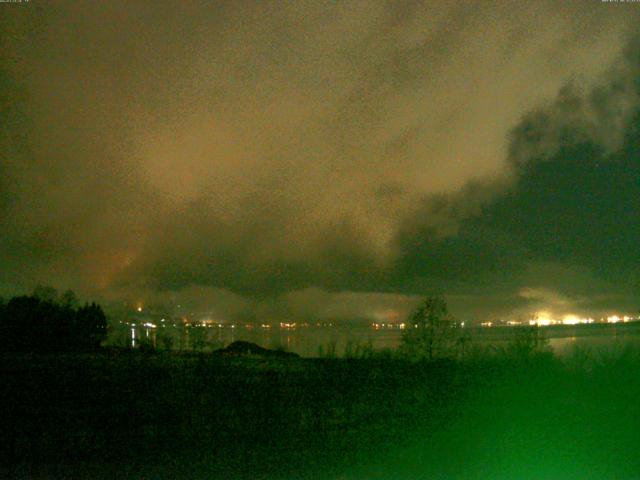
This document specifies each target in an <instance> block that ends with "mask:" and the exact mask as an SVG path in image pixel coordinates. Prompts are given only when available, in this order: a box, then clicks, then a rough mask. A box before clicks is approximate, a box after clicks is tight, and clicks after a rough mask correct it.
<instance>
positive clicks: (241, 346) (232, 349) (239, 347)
mask: <svg viewBox="0 0 640 480" xmlns="http://www.w3.org/2000/svg"><path fill="white" fill-rule="evenodd" d="M215 353H217V354H220V355H229V356H244V355H257V356H261V357H277V358H297V357H299V356H300V355H298V354H297V353H293V352H285V351H283V350H270V349H268V348H263V347H261V346H260V345H256V344H255V343H251V342H245V341H244V340H238V341H235V342H233V343H230V344H229V345H227V346H226V347H225V348H221V349H219V350H216V351H215Z"/></svg>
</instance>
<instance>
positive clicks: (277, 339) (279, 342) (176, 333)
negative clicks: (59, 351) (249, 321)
mask: <svg viewBox="0 0 640 480" xmlns="http://www.w3.org/2000/svg"><path fill="white" fill-rule="evenodd" d="M401 336H402V331H401V330H398V329H381V330H375V329H373V328H370V327H368V326H352V327H314V326H310V327H305V328H297V329H280V328H260V327H254V328H245V327H243V326H236V328H230V327H229V326H225V327H224V328H218V327H190V328H179V327H175V328H173V327H157V328H149V327H145V326H141V325H137V326H135V327H133V326H131V327H129V326H122V327H121V328H116V329H115V330H114V331H113V332H112V333H111V336H110V338H109V341H108V343H109V344H112V345H118V346H127V347H134V348H138V347H141V346H145V345H148V346H151V347H153V348H160V349H172V350H182V351H184V350H197V351H212V350H215V349H218V348H222V347H224V346H226V345H228V344H230V343H231V342H233V341H236V340H245V341H248V342H253V343H256V344H258V345H260V346H262V347H265V348H271V349H282V350H286V351H289V352H295V353H297V354H299V355H301V356H303V357H315V356H318V355H320V354H322V353H324V354H326V352H328V351H333V352H335V354H336V355H338V356H342V355H344V353H345V351H346V350H348V349H350V348H351V349H354V348H369V347H370V348H373V349H374V350H382V349H392V350H393V349H396V348H397V347H398V346H399V344H400V340H401ZM471 342H472V343H475V344H477V345H481V346H489V345H506V343H507V342H508V340H506V339H505V338H504V337H502V338H500V339H496V338H493V339H492V338H491V337H487V336H486V335H481V336H473V335H472V336H471ZM626 345H633V346H640V331H634V332H631V333H627V334H624V335H619V336H617V335H612V334H602V335H585V336H566V337H559V338H549V346H550V347H551V348H552V350H553V351H554V352H555V353H556V354H558V355H566V354H570V353H571V352H573V351H575V350H576V349H591V350H601V349H608V350H612V349H613V350H617V349H622V348H624V347H625V346H626Z"/></svg>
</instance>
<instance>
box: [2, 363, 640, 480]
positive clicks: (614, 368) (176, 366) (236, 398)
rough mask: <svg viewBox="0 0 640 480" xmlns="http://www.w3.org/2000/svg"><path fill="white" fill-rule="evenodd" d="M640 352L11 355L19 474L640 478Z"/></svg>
mask: <svg viewBox="0 0 640 480" xmlns="http://www.w3.org/2000/svg"><path fill="white" fill-rule="evenodd" d="M639 367H640V357H639V356H638V355H637V352H632V351H627V352H626V353H625V352H620V353H618V354H615V355H613V354H612V355H609V356H607V355H604V356H589V355H584V354H576V355H573V356H571V357H569V358H568V359H567V360H566V361H562V362H561V361H559V360H558V359H556V358H554V357H552V356H550V355H539V356H532V357H526V358H511V357H508V356H492V357H485V358H474V359H470V360H466V361H465V362H451V361H439V362H432V363H411V362H406V361H402V360H398V359H385V360H382V359H375V358H373V359H269V360H265V359H260V358H220V357H214V356H211V355H206V354H201V355H196V354H190V355H184V354H183V355H180V354H172V353H141V352H137V351H119V350H110V351H107V352H102V353H99V354H92V355H90V354H75V355H55V356H15V355H14V356H5V357H4V358H3V359H2V378H3V385H2V413H1V415H2V418H1V420H2V424H3V425H4V427H3V431H4V433H3V434H4V436H5V439H6V441H5V442H3V446H2V447H1V448H2V468H3V470H2V472H0V474H1V476H2V477H7V478H149V479H151V478H154V479H159V478H162V479H163V478H269V479H271V478H289V479H298V478H300V479H302V478H348V479H351V478H353V479H356V478H385V479H387V478H407V479H409V478H487V479H496V478H505V479H506V478H532V479H534V478H544V479H549V478H563V479H566V478H625V479H627V478H628V479H631V478H640V459H639V457H638V456H637V455H636V453H635V451H636V447H637V438H640V404H639V403H638V401H637V399H638V398H639V396H640V376H639V375H638V373H639V372H640V368H639Z"/></svg>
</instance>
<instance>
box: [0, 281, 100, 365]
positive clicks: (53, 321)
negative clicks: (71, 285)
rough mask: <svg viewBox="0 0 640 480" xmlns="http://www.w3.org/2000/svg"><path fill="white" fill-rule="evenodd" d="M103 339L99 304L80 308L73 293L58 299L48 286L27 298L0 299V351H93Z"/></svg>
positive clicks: (25, 296)
mask: <svg viewBox="0 0 640 480" xmlns="http://www.w3.org/2000/svg"><path fill="white" fill-rule="evenodd" d="M106 337H107V317H106V315H105V314H104V312H103V310H102V308H101V307H100V305H98V304H96V303H90V304H89V303H85V304H84V305H82V306H81V305H80V303H79V302H78V299H77V297H76V295H75V293H73V291H71V290H68V291H66V292H65V293H64V294H62V295H60V296H58V294H57V292H56V290H55V289H53V288H51V287H37V288H36V289H35V290H34V292H33V294H31V295H21V296H16V297H13V298H11V299H10V300H9V301H8V302H5V301H3V300H1V299H0V349H1V350H4V351H8V352H31V353H53V352H68V351H86V350H95V349H97V348H99V347H100V344H101V343H102V341H103V340H104V339H105V338H106Z"/></svg>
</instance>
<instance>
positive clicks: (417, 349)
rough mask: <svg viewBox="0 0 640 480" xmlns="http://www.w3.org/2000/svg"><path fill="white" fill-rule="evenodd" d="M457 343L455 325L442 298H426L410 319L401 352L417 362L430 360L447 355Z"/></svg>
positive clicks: (405, 330)
mask: <svg viewBox="0 0 640 480" xmlns="http://www.w3.org/2000/svg"><path fill="white" fill-rule="evenodd" d="M455 341H456V325H455V322H454V321H453V318H452V317H451V316H450V315H449V311H448V309H447V303H446V302H445V300H444V299H443V298H442V297H437V296H434V297H427V298H426V299H425V300H424V301H423V302H422V303H421V304H420V305H419V306H418V307H417V308H416V310H415V311H414V312H413V313H412V314H411V315H410V316H409V318H408V319H407V322H406V323H405V329H404V331H403V333H402V343H401V346H400V348H401V351H402V352H403V353H404V354H405V355H407V356H409V357H411V358H416V359H428V360H433V359H434V358H437V357H442V356H445V355H447V354H449V353H450V352H451V350H452V348H453V347H454V344H455Z"/></svg>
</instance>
